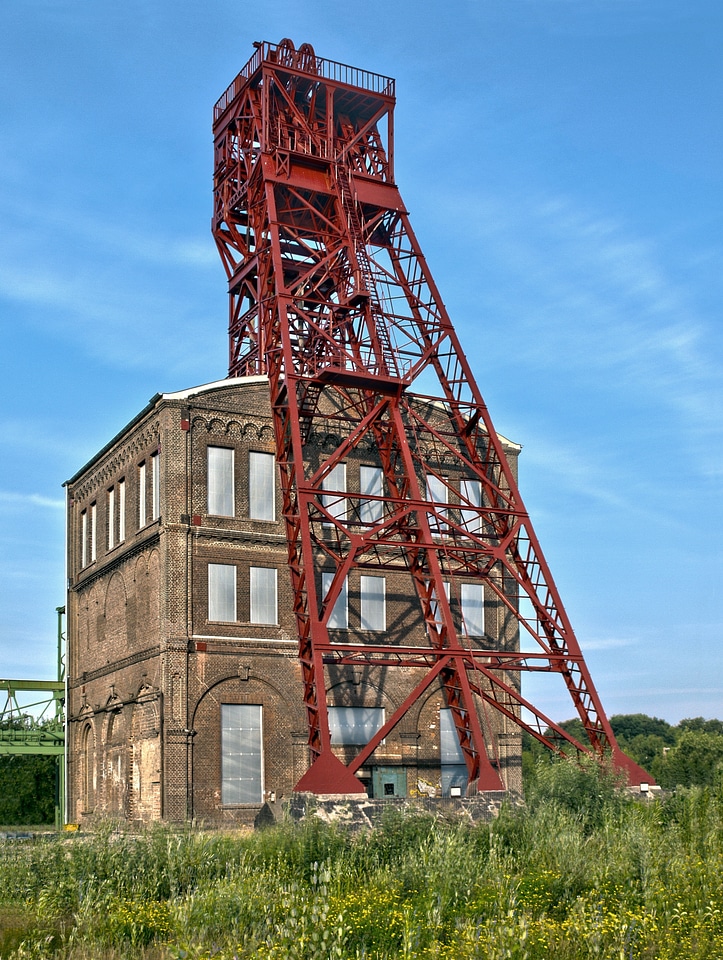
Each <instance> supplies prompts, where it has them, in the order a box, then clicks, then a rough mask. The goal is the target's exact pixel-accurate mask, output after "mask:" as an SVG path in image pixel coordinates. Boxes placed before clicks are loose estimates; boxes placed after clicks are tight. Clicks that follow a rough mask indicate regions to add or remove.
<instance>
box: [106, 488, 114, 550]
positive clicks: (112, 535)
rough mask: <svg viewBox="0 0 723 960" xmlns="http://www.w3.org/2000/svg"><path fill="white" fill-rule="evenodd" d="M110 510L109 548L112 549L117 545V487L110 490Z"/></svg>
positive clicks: (108, 502) (108, 505)
mask: <svg viewBox="0 0 723 960" xmlns="http://www.w3.org/2000/svg"><path fill="white" fill-rule="evenodd" d="M107 510H108V549H109V550H112V549H113V547H114V546H115V487H111V488H110V490H109V491H108V499H107Z"/></svg>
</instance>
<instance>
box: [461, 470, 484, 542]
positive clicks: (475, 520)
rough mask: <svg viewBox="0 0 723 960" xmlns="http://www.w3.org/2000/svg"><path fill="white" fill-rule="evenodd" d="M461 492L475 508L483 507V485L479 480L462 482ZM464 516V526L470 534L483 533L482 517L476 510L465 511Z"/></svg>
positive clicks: (464, 480) (463, 511) (462, 512)
mask: <svg viewBox="0 0 723 960" xmlns="http://www.w3.org/2000/svg"><path fill="white" fill-rule="evenodd" d="M459 490H460V493H461V494H462V496H463V497H464V498H465V500H467V501H469V503H470V504H471V505H472V506H473V507H481V506H482V483H481V482H480V481H479V480H467V479H463V480H461V481H460V485H459ZM461 514H462V526H463V527H464V528H465V530H469V532H470V533H480V532H481V531H482V515H481V514H480V513H477V512H476V511H475V510H464V509H462V511H461Z"/></svg>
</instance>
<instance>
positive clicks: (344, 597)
mask: <svg viewBox="0 0 723 960" xmlns="http://www.w3.org/2000/svg"><path fill="white" fill-rule="evenodd" d="M333 579H334V574H333V573H322V575H321V592H322V595H323V597H324V598H325V597H326V595H327V593H328V592H329V590H331V582H332V580H333ZM348 599H349V594H348V590H347V582H346V579H345V580H344V583H343V584H342V586H341V590H340V591H339V596H338V597H337V598H336V603H335V604H334V609H333V610H332V611H331V614H330V615H329V619H328V621H327V624H326V625H327V626H328V627H329V629H331V630H346V629H347V628H348V626H349V602H348Z"/></svg>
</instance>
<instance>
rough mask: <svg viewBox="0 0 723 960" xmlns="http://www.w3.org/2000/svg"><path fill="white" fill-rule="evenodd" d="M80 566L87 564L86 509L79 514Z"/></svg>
mask: <svg viewBox="0 0 723 960" xmlns="http://www.w3.org/2000/svg"><path fill="white" fill-rule="evenodd" d="M80 566H81V569H82V568H83V567H87V566H88V511H87V510H83V512H82V513H81V515H80Z"/></svg>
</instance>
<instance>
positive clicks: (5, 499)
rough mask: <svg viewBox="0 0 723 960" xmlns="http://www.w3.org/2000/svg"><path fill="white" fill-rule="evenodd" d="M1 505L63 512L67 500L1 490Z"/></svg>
mask: <svg viewBox="0 0 723 960" xmlns="http://www.w3.org/2000/svg"><path fill="white" fill-rule="evenodd" d="M0 503H14V504H18V505H19V506H28V507H48V508H49V509H51V510H63V509H64V508H65V500H63V499H62V498H61V497H58V498H55V497H44V496H42V494H39V493H13V492H11V491H8V490H0Z"/></svg>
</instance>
